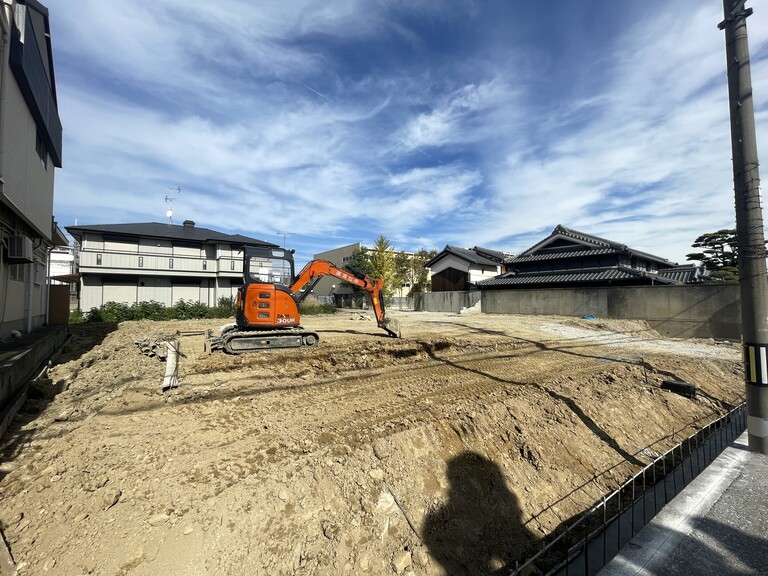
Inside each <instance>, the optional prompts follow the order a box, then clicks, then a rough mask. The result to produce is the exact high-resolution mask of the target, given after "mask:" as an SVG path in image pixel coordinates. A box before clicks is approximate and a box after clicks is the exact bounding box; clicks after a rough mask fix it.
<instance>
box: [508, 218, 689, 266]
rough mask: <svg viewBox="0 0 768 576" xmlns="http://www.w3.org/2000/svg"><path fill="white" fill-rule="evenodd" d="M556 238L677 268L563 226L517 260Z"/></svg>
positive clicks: (658, 258) (614, 243) (655, 257)
mask: <svg viewBox="0 0 768 576" xmlns="http://www.w3.org/2000/svg"><path fill="white" fill-rule="evenodd" d="M556 237H563V238H570V239H572V240H576V241H577V242H583V243H585V244H591V245H594V246H598V247H599V248H594V250H604V249H606V248H610V249H613V251H618V252H626V253H627V254H630V255H632V256H640V257H641V258H645V259H646V260H652V261H654V262H658V263H660V264H665V265H667V266H676V263H675V262H670V261H669V260H668V259H666V258H662V257H660V256H655V255H653V254H649V253H648V252H641V251H640V250H634V249H632V248H629V247H628V246H627V245H625V244H620V243H619V242H614V241H613V240H608V239H606V238H600V237H599V236H593V235H591V234H585V233H584V232H579V231H578V230H573V229H572V228H566V227H565V226H563V225H562V224H558V225H557V226H555V229H554V230H552V233H551V234H550V235H549V236H547V237H546V238H545V239H544V240H542V241H541V242H538V243H537V244H535V245H534V246H532V247H530V248H528V250H525V251H524V252H522V253H521V254H520V256H518V257H517V258H521V257H524V256H530V255H532V254H530V253H531V252H535V251H536V250H538V249H540V248H543V247H544V246H546V245H547V244H548V243H549V242H550V241H551V240H554V239H555V238H556ZM520 261H522V260H520Z"/></svg>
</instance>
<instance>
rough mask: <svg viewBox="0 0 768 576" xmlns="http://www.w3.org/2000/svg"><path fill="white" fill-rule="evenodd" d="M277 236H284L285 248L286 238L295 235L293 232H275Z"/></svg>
mask: <svg viewBox="0 0 768 576" xmlns="http://www.w3.org/2000/svg"><path fill="white" fill-rule="evenodd" d="M275 234H276V235H277V236H282V237H283V248H285V239H286V237H288V236H293V232H275Z"/></svg>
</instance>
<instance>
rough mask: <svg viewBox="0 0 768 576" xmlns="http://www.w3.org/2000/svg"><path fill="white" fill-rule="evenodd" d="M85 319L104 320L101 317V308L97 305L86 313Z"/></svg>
mask: <svg viewBox="0 0 768 576" xmlns="http://www.w3.org/2000/svg"><path fill="white" fill-rule="evenodd" d="M85 321H86V322H104V319H103V318H102V317H101V310H100V309H99V308H95V307H94V308H91V309H90V310H88V313H87V314H86V315H85Z"/></svg>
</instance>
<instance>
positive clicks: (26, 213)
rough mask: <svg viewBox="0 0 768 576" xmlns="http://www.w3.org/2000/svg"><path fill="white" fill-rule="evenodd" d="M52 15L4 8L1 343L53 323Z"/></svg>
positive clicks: (56, 155) (23, 5) (57, 130)
mask: <svg viewBox="0 0 768 576" xmlns="http://www.w3.org/2000/svg"><path fill="white" fill-rule="evenodd" d="M50 33H51V29H50V24H49V20H48V9H47V8H46V7H45V6H43V5H42V4H40V3H39V2H37V1H36V0H15V2H10V3H9V2H7V1H4V2H2V3H1V4H0V40H1V41H2V49H0V95H2V97H0V241H1V242H2V247H3V250H2V258H1V259H0V339H5V338H7V337H8V336H9V335H10V333H11V331H13V330H18V331H20V332H29V331H31V330H33V329H35V328H37V327H39V326H42V325H44V324H47V323H48V320H49V303H50V291H49V286H48V282H47V268H48V253H49V250H51V249H52V248H53V247H54V246H59V245H66V244H67V239H66V237H65V236H64V234H63V233H62V231H61V230H60V229H59V227H58V226H57V225H56V222H55V221H54V219H53V187H54V171H55V169H56V168H61V157H62V127H61V121H60V120H59V113H58V105H57V100H56V80H55V74H54V66H53V48H52V46H51V35H50Z"/></svg>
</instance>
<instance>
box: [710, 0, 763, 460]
mask: <svg viewBox="0 0 768 576" xmlns="http://www.w3.org/2000/svg"><path fill="white" fill-rule="evenodd" d="M745 1H746V0H723V13H724V14H725V20H723V21H722V22H721V23H720V24H719V25H718V28H720V29H721V30H725V54H726V62H727V68H728V97H729V102H730V111H731V151H732V154H733V183H734V195H735V198H736V236H737V242H738V247H739V286H740V293H741V333H742V345H743V350H744V380H745V383H746V393H747V432H748V435H749V448H750V450H752V451H753V452H759V453H762V454H768V275H766V264H765V259H766V250H765V233H764V231H763V207H762V200H761V198H760V174H759V171H758V160H757V140H756V138H755V112H754V107H753V102H752V75H751V72H750V68H749V45H748V43H747V17H748V16H749V15H750V14H752V8H744V3H745Z"/></svg>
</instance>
